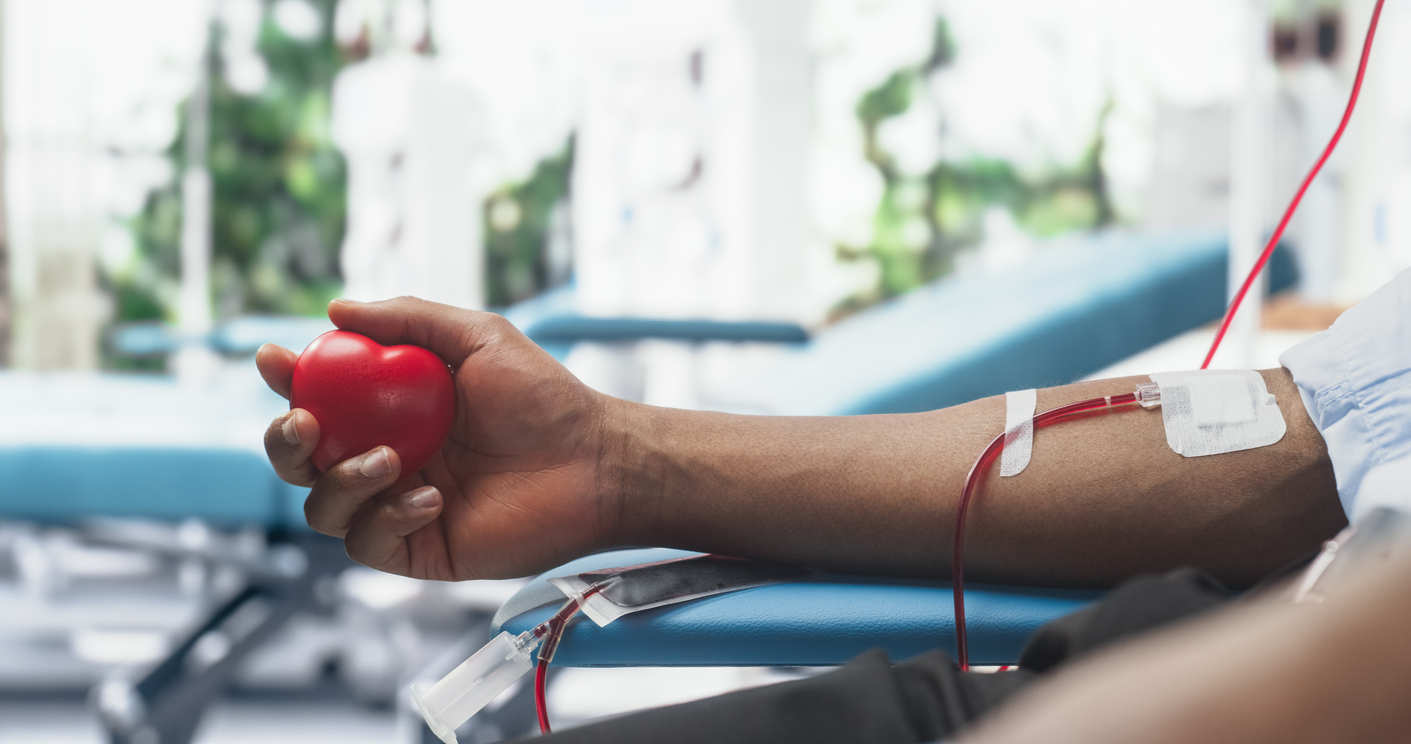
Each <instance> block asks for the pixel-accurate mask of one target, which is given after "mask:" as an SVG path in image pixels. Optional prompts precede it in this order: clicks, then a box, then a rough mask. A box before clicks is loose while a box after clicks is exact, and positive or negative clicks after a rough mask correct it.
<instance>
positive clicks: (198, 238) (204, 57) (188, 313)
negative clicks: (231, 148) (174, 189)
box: [173, 2, 215, 376]
mask: <svg viewBox="0 0 1411 744" xmlns="http://www.w3.org/2000/svg"><path fill="white" fill-rule="evenodd" d="M203 6H204V7H203V9H202V10H203V12H202V18H203V20H204V22H203V23H202V24H201V31H202V33H203V34H204V35H205V39H204V40H203V41H202V52H201V60H200V64H199V67H198V69H197V73H196V86H195V88H194V89H193V90H192V92H191V98H190V99H189V100H188V101H187V104H186V142H185V145H186V171H185V173H183V174H182V177H181V287H180V292H179V294H178V298H177V327H178V330H179V331H180V335H181V337H182V338H183V339H184V340H185V341H186V344H187V345H186V346H183V347H182V348H181V349H180V350H179V351H178V352H177V354H176V356H175V358H174V359H173V366H174V368H175V371H176V373H177V374H178V375H181V376H188V375H191V374H195V375H198V376H200V375H201V374H202V371H204V370H209V369H210V368H211V367H212V366H213V363H214V362H215V359H214V355H213V354H212V352H211V351H210V350H209V349H208V348H207V347H205V346H204V344H203V343H202V341H201V340H202V339H204V337H205V336H206V335H207V334H209V333H210V331H211V326H212V318H211V242H212V239H211V202H212V198H213V190H212V184H211V172H210V169H209V168H208V167H207V155H208V151H209V150H210V117H211V91H210V76H211V70H212V62H213V61H214V60H213V55H214V54H215V49H214V48H213V47H212V45H211V6H210V3H209V2H205V3H203Z"/></svg>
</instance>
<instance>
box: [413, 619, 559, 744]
mask: <svg viewBox="0 0 1411 744" xmlns="http://www.w3.org/2000/svg"><path fill="white" fill-rule="evenodd" d="M538 645H539V638H538V637H537V636H535V635H534V631H532V630H531V631H526V632H524V633H521V634H520V635H517V636H515V635H510V634H509V633H507V632H505V633H500V634H499V635H497V636H495V637H494V638H493V639H491V641H490V642H489V643H487V644H485V646H484V647H482V648H481V649H480V650H479V651H476V652H475V653H474V654H473V655H472V656H471V657H470V658H469V659H466V660H465V661H463V662H461V663H460V666H458V667H456V668H455V669H452V670H451V673H450V674H447V675H446V676H445V677H442V678H441V681H439V682H437V683H436V684H434V685H432V686H431V689H429V690H423V689H422V688H421V686H420V685H412V699H414V700H415V701H416V706H417V708H418V709H420V710H421V716H422V718H425V719H426V725H427V726H428V727H430V728H431V731H432V733H434V734H436V736H438V737H439V738H440V739H441V741H444V742H446V744H456V729H457V728H458V727H459V726H460V725H461V724H463V723H465V722H466V721H469V720H470V717H471V716H473V715H475V714H476V713H479V712H480V709H481V708H484V707H485V706H486V705H489V703H490V701H491V700H494V699H495V698H496V697H497V696H499V694H500V693H502V692H504V691H505V690H506V689H507V688H509V686H510V685H512V684H514V683H515V681H516V680H518V679H519V678H520V677H523V676H524V675H525V674H527V673H528V672H529V670H531V669H533V668H534V659H533V656H534V649H535V648H536V647H537V646H538Z"/></svg>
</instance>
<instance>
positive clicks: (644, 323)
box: [504, 285, 808, 345]
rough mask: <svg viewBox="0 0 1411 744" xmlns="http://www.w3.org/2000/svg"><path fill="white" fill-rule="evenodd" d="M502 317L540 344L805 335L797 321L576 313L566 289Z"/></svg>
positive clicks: (784, 339) (778, 339)
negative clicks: (779, 321)
mask: <svg viewBox="0 0 1411 744" xmlns="http://www.w3.org/2000/svg"><path fill="white" fill-rule="evenodd" d="M504 315H505V317H506V318H508V319H509V320H510V322H512V323H514V324H515V326H516V327H518V328H519V330H521V331H523V332H524V335H526V336H528V337H529V338H531V339H533V340H534V341H535V342H536V343H538V344H540V345H547V344H570V343H573V342H576V341H634V340H637V339H644V338H663V339H680V340H686V341H768V342H775V343H799V342H802V341H806V340H807V339H808V332H807V331H805V330H804V328H803V326H800V325H798V324H797V323H778V322H765V321H727V320H705V319H691V318H686V319H671V318H636V317H602V318H600V317H594V316H589V315H580V314H579V313H578V311H577V310H575V309H574V305H573V288H572V286H571V285H568V286H563V287H559V288H557V289H551V290H549V291H548V292H545V293H544V294H541V295H539V296H538V297H535V298H533V299H531V300H526V301H524V302H521V303H519V304H517V305H514V306H513V307H510V308H507V309H505V310H504Z"/></svg>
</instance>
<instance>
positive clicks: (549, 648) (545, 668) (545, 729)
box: [534, 584, 603, 734]
mask: <svg viewBox="0 0 1411 744" xmlns="http://www.w3.org/2000/svg"><path fill="white" fill-rule="evenodd" d="M602 588H603V587H602V586H601V585H597V584H595V585H593V586H590V587H588V590H587V591H585V592H583V596H582V597H581V598H577V599H570V600H569V601H568V602H566V603H565V604H564V606H563V607H560V608H559V611H558V612H555V613H554V615H553V617H550V618H549V619H548V620H545V621H544V622H542V623H540V624H539V625H538V627H536V628H535V629H534V635H535V636H543V637H544V645H543V647H542V648H540V650H539V664H538V666H537V667H536V668H535V669H534V712H535V713H536V714H537V715H538V716H539V731H540V733H544V734H548V733H552V732H551V731H550V729H549V702H548V696H547V695H546V694H545V691H544V687H545V683H546V682H547V680H548V676H549V659H552V658H553V657H554V652H555V651H557V650H558V647H559V641H560V640H562V639H563V631H564V630H565V629H566V628H567V627H568V621H569V620H572V619H573V616H574V615H576V614H578V611H579V610H580V609H582V608H583V601H584V600H586V599H588V598H589V597H591V596H593V595H594V594H597V593H598V592H599V591H600V590H601V589H602Z"/></svg>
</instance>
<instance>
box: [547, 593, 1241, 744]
mask: <svg viewBox="0 0 1411 744" xmlns="http://www.w3.org/2000/svg"><path fill="white" fill-rule="evenodd" d="M1229 596H1230V595H1229V592H1228V591H1227V590H1226V589H1225V588H1224V587H1222V586H1221V585H1220V584H1219V583H1218V582H1216V581H1215V580H1214V579H1211V578H1210V577H1208V576H1205V575H1204V574H1201V573H1199V572H1197V571H1192V570H1181V571H1175V572H1172V573H1170V574H1167V575H1165V576H1143V577H1138V578H1135V579H1132V580H1131V581H1128V582H1126V583H1124V584H1122V585H1121V586H1119V587H1118V588H1116V589H1114V590H1113V591H1112V592H1110V593H1109V594H1108V595H1107V596H1105V597H1103V599H1101V600H1100V601H1098V602H1096V603H1094V604H1093V605H1090V606H1089V607H1087V608H1084V609H1083V610H1080V611H1078V612H1075V613H1073V614H1071V615H1067V616H1065V617H1062V618H1059V619H1058V620H1055V621H1053V622H1051V623H1049V624H1048V625H1045V626H1044V627H1043V628H1040V629H1039V631H1038V632H1037V633H1035V634H1034V636H1033V637H1032V638H1031V639H1030V640H1029V643H1028V644H1027V645H1026V647H1025V649H1024V652H1023V654H1022V655H1021V658H1020V665H1019V669H1017V670H1013V671H1006V672H997V673H994V674H965V673H961V672H960V671H959V670H958V669H957V668H956V665H955V662H954V661H953V660H952V659H951V657H950V656H949V655H948V654H946V653H945V652H944V651H939V650H937V651H931V652H929V653H926V654H922V655H921V656H918V657H916V658H914V659H910V660H908V661H905V662H902V663H900V664H895V665H893V664H891V663H889V662H888V660H887V656H886V654H884V653H883V652H882V651H880V650H874V651H869V652H867V653H865V654H862V655H861V656H858V657H856V658H854V659H853V660H852V661H849V662H848V663H847V664H845V665H844V666H842V667H840V668H838V669H836V670H834V671H831V672H828V673H826V674H821V675H818V676H817V677H811V678H808V679H802V680H797V681H793V682H784V683H780V684H777V685H770V686H768V687H760V688H755V689H750V690H742V691H739V692H734V693H730V694H728V695H721V696H719V697H713V698H707V699H704V700H697V701H694V702H690V703H684V704H682V705H673V706H669V707H665V708H656V709H653V710H647V711H642V712H640V713H634V714H632V715H628V716H623V717H622V718H616V719H612V720H608V721H602V722H598V723H593V724H589V725H587V726H583V727H580V728H576V729H569V730H566V731H562V732H557V733H554V734H552V735H551V736H549V737H548V738H546V739H543V741H544V742H545V744H635V743H636V742H643V743H646V742H651V743H652V744H781V743H783V742H809V744H832V743H833V742H837V743H838V744H866V743H869V742H876V743H877V744H893V743H895V744H915V743H916V742H929V741H934V740H937V739H941V738H944V737H947V736H950V735H951V734H952V733H954V732H956V731H958V730H960V729H961V728H963V727H964V726H966V725H967V724H969V723H970V722H971V721H974V720H975V719H977V718H978V717H980V716H982V715H984V714H985V713H986V712H987V711H989V710H991V709H993V708H994V707H996V706H998V705H1000V704H1001V703H1003V702H1004V701H1005V700H1006V699H1007V698H1009V696H1010V695H1012V694H1013V693H1014V692H1015V691H1017V690H1019V689H1020V688H1022V687H1023V686H1024V685H1026V684H1027V683H1029V682H1030V681H1032V680H1034V679H1037V678H1038V677H1039V676H1040V675H1041V674H1044V673H1046V672H1048V671H1050V670H1052V669H1054V668H1055V667H1058V666H1060V665H1062V664H1063V663H1064V662H1065V661H1067V660H1069V659H1071V658H1074V657H1076V656H1079V655H1081V654H1084V653H1087V652H1089V651H1091V650H1093V649H1095V648H1097V647H1099V646H1102V645H1104V644H1106V643H1110V642H1112V641H1114V640H1117V639H1119V638H1123V637H1126V636H1129V635H1133V634H1135V633H1140V632H1143V631H1147V630H1151V629H1154V628H1157V627H1159V626H1162V625H1166V624H1168V623H1172V622H1176V621H1179V620H1182V619H1184V618H1187V617H1190V616H1192V615H1195V614H1198V613H1201V612H1204V611H1205V610H1208V609H1211V608H1213V607H1216V606H1218V605H1220V604H1221V603H1223V602H1225V601H1228V599H1229Z"/></svg>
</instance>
